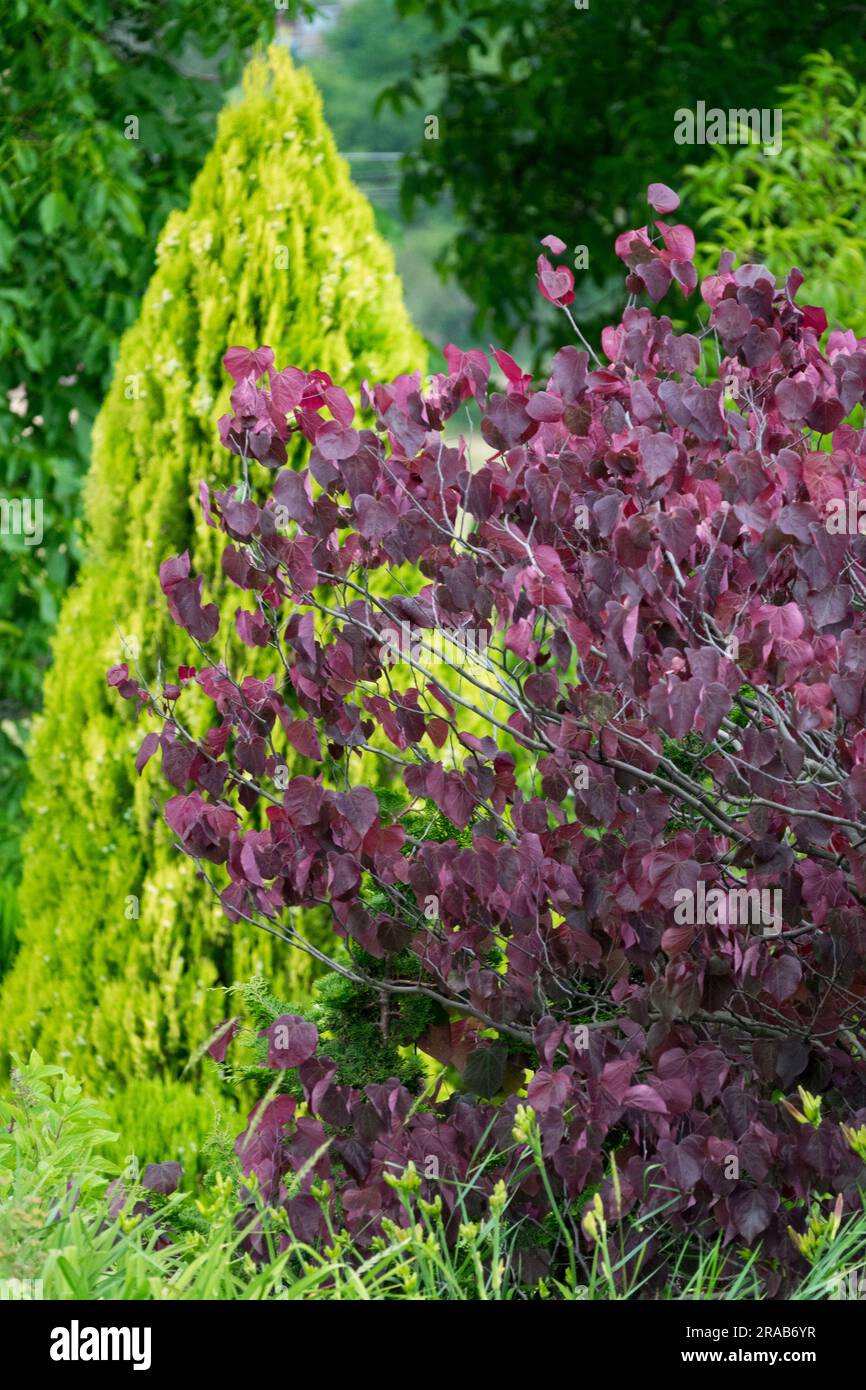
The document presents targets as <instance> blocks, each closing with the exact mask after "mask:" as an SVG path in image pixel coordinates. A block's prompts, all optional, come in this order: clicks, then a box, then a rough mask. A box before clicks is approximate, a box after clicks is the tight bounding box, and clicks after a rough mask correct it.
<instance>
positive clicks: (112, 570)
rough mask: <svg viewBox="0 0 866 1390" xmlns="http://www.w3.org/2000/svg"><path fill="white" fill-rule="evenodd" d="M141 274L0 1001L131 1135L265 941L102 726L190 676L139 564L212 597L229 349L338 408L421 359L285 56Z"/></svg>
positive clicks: (26, 1040) (36, 791)
mask: <svg viewBox="0 0 866 1390" xmlns="http://www.w3.org/2000/svg"><path fill="white" fill-rule="evenodd" d="M157 260H158V268H157V270H156V273H155V274H154V276H153V279H152V280H151V283H150V285H149V286H148V289H147V292H146V294H145V296H144V300H143V302H142V305H141V308H140V315H139V319H138V321H137V323H136V324H135V325H134V326H133V327H132V328H131V329H130V330H129V331H128V332H127V334H126V335H125V337H124V339H123V343H122V345H121V349H120V353H119V357H118V361H117V364H116V368H115V371H114V376H113V380H112V385H111V389H110V391H109V393H108V397H107V399H106V402H105V404H104V406H103V409H102V411H101V412H100V415H99V418H98V421H97V423H96V426H95V429H94V435H93V463H92V467H91V471H90V473H89V475H88V480H87V497H86V527H85V541H86V559H85V561H84V564H83V566H82V569H81V573H80V575H79V578H78V581H77V582H76V583H75V584H74V585H73V587H72V589H71V590H70V592H69V594H68V596H67V598H66V600H65V602H64V604H63V607H62V610H61V616H60V620H59V624H58V631H57V635H56V638H55V643H54V647H53V656H54V661H53V665H52V668H51V670H50V672H49V675H48V677H47V680H46V688H45V708H44V711H43V713H42V715H41V716H40V719H39V721H38V724H37V726H36V728H35V730H34V737H33V740H32V746H31V753H30V772H31V787H30V789H29V793H28V799H27V806H26V809H27V812H28V817H29V822H30V829H29V832H28V836H27V839H26V842H25V873H24V878H23V882H22V886H21V893H20V899H21V905H22V914H23V919H24V925H23V928H22V936H21V948H20V951H19V954H18V956H17V957H16V959H15V961H14V964H13V966H12V969H11V972H10V973H9V974H8V975H7V977H6V979H5V981H4V983H3V989H2V994H0V1034H2V1039H0V1047H2V1051H3V1053H4V1055H5V1054H6V1053H8V1051H9V1050H10V1049H12V1048H14V1049H15V1050H19V1049H20V1050H23V1051H24V1052H27V1051H28V1050H29V1048H30V1047H31V1045H35V1044H36V1043H37V1042H38V1043H39V1045H40V1046H42V1047H44V1049H45V1051H46V1053H48V1054H50V1055H52V1056H59V1057H61V1058H63V1060H64V1061H66V1062H68V1064H69V1067H70V1069H71V1070H72V1071H73V1072H75V1073H76V1074H78V1075H81V1076H88V1075H95V1074H97V1073H98V1074H99V1075H100V1076H101V1077H102V1078H103V1080H104V1081H106V1080H107V1081H108V1083H109V1086H110V1089H111V1092H112V1095H114V1092H115V1091H120V1090H122V1089H123V1088H124V1087H125V1086H126V1085H127V1084H128V1083H129V1082H130V1080H132V1079H133V1078H138V1079H139V1081H140V1087H139V1090H138V1091H137V1092H136V1094H137V1095H138V1099H139V1102H141V1103H140V1106H139V1113H141V1114H143V1113H144V1110H145V1109H146V1107H145V1106H144V1104H143V1102H142V1088H144V1089H146V1088H147V1087H148V1086H152V1088H153V1093H154V1097H155V1098H156V1099H155V1101H154V1107H155V1108H157V1109H158V1108H159V1106H160V1105H162V1104H163V1090H164V1087H163V1084H162V1083H163V1081H164V1080H169V1081H173V1080H174V1078H175V1077H176V1075H177V1073H178V1071H179V1070H180V1068H181V1067H182V1066H183V1064H184V1063H185V1062H186V1060H187V1059H188V1057H189V1054H190V1052H191V1051H192V1050H194V1048H195V1046H196V1044H197V1042H198V1040H199V1039H200V1037H201V1035H202V1027H203V1026H204V1023H205V1020H206V1019H207V1018H210V1017H212V1016H213V1013H214V1009H215V1007H216V1008H218V1004H217V1002H216V1000H215V998H214V996H213V995H212V994H209V993H208V990H209V988H210V987H211V986H214V985H218V984H220V983H222V984H230V983H231V982H232V981H233V980H235V979H244V978H247V977H248V976H249V975H250V974H254V973H256V971H257V970H259V969H262V968H264V967H266V966H267V965H268V961H269V953H268V951H267V949H265V950H264V952H263V951H262V943H257V944H256V945H255V947H254V949H253V951H252V952H250V951H248V950H247V948H246V946H244V945H242V944H241V943H237V944H238V945H240V950H239V951H238V949H236V944H235V943H234V942H233V941H232V939H231V938H230V936H229V935H228V934H227V933H226V930H225V926H224V924H223V923H222V922H221V920H220V915H219V914H218V913H215V912H214V910H213V907H212V905H210V904H209V902H208V900H207V898H206V896H205V895H204V892H203V889H202V885H201V884H200V883H197V882H196V879H195V875H194V873H192V872H190V871H189V866H187V865H185V864H184V865H182V864H180V863H179V862H178V856H177V854H176V852H175V851H174V850H173V849H172V842H171V836H170V835H167V834H166V833H165V831H164V828H163V827H162V826H161V825H160V822H159V820H158V818H157V817H156V816H155V813H154V807H153V787H152V783H150V782H149V781H147V780H146V781H144V782H142V783H139V780H138V778H137V776H136V775H135V771H134V769H133V768H131V767H130V764H129V757H128V752H129V748H130V742H133V743H134V742H135V741H136V737H137V733H136V730H135V729H134V728H133V727H132V726H126V727H124V726H123V725H120V724H118V721H117V719H116V714H115V711H114V710H112V709H111V707H110V703H109V700H108V698H107V696H106V692H105V689H104V669H105V665H106V662H107V661H108V662H110V661H111V660H112V659H115V660H120V659H122V658H123V657H124V655H125V656H127V657H128V659H135V654H136V653H138V655H139V657H140V659H141V660H143V661H147V662H149V663H151V662H158V663H161V665H162V668H163V669H164V670H166V671H168V670H171V669H175V668H176V667H177V665H178V662H179V661H182V660H185V655H186V653H185V649H184V647H183V644H182V643H179V642H178V634H177V632H176V630H175V629H174V628H173V625H172V624H171V623H170V622H168V621H167V620H166V617H165V615H164V613H163V610H162V605H161V601H160V600H159V590H158V586H157V584H156V582H155V577H154V572H153V557H154V556H160V555H162V554H163V553H164V552H165V551H166V549H167V548H172V547H174V548H177V547H180V548H181V549H183V548H184V547H185V546H187V545H188V546H190V548H191V550H192V551H193V552H194V553H195V555H196V562H197V564H198V565H200V566H201V567H202V568H203V569H204V570H205V571H206V572H207V573H208V575H209V576H210V579H211V582H212V583H217V584H218V582H219V576H220V558H221V557H220V551H219V550H218V549H217V548H216V547H215V546H214V543H213V538H214V535H215V533H214V532H213V531H212V530H210V529H209V528H207V527H205V528H204V529H203V530H202V529H201V528H199V526H198V520H199V518H200V515H201V513H200V507H199V500H198V487H199V482H200V481H202V480H204V481H205V482H209V483H210V484H211V485H215V486H217V487H219V486H220V485H222V484H224V483H225V481H226V479H227V478H228V477H229V476H230V466H229V460H228V459H227V457H226V455H225V453H224V451H223V450H222V448H221V447H220V444H219V440H218V438H216V437H215V434H214V420H215V419H216V417H217V415H218V414H219V405H220V401H221V399H222V398H223V396H224V386H223V381H222V377H223V371H222V366H221V357H222V353H223V351H224V346H225V343H226V342H231V341H240V342H244V341H247V342H250V341H255V342H258V341H260V340H264V341H266V342H271V343H273V344H274V345H275V347H278V348H279V350H280V351H282V352H286V353H289V354H290V355H291V356H292V358H293V360H300V361H306V362H308V363H309V364H310V366H311V367H312V366H314V365H316V366H320V367H322V368H323V369H324V370H326V371H330V372H333V373H334V374H335V375H338V376H339V377H340V379H342V380H346V381H348V382H350V383H351V384H352V386H353V387H357V386H358V384H359V383H360V381H361V379H362V378H363V377H364V376H367V375H370V376H373V377H378V376H380V375H381V374H382V373H383V372H385V371H388V372H396V371H401V370H408V369H409V368H414V367H416V366H417V365H418V364H419V363H420V364H421V365H422V366H423V365H424V364H425V360H426V357H425V349H424V344H423V340H422V339H421V338H420V336H419V335H418V334H417V333H416V332H415V330H414V329H413V327H412V324H411V322H410V320H409V317H408V315H407V313H406V310H405V308H404V305H403V301H402V294H401V288H400V284H399V280H398V278H397V276H396V273H395V270H394V262H393V257H392V254H391V252H390V250H389V249H388V247H387V246H386V245H385V244H384V242H383V241H382V239H381V238H380V237H379V235H378V233H377V232H376V229H375V226H374V220H373V214H372V210H371V208H370V206H369V204H368V203H367V202H366V200H365V199H364V197H363V196H362V195H361V194H360V193H359V192H358V191H357V189H355V188H354V187H353V185H352V184H351V181H350V179H349V174H348V170H347V168H346V165H345V163H344V162H343V161H342V160H341V159H340V157H339V156H338V154H337V152H336V150H335V148H334V143H333V140H332V138H331V136H330V134H329V132H328V129H327V127H326V125H325V124H324V121H323V119H322V111H321V103H320V100H319V97H318V95H317V93H316V90H315V87H314V85H313V82H312V79H311V77H310V76H309V74H308V73H306V72H304V71H298V70H296V69H295V68H294V66H293V64H292V61H291V58H290V57H289V54H288V51H287V50H286V49H285V48H282V47H274V48H273V49H272V50H271V53H270V56H269V60H268V61H267V62H265V61H264V60H260V61H256V62H254V63H252V64H251V65H250V67H249V69H248V70H247V74H246V76H245V80H244V93H243V99H242V100H241V101H240V102H238V103H234V104H231V105H229V106H228V107H227V109H226V110H225V112H224V113H223V115H222V117H221V118H220V123H219V128H218V134H217V140H216V144H215V146H214V148H213V149H212V150H211V152H210V153H209V155H208V156H207V159H206V160H205V163H204V167H203V169H202V171H201V173H200V175H199V176H198V178H197V179H196V181H195V184H194V186H193V189H192V193H191V197H190V203H189V207H188V208H187V209H186V210H185V211H183V212H182V213H181V212H175V213H174V214H172V216H171V217H170V218H169V220H168V222H167V224H166V226H165V228H164V229H163V233H162V235H161V237H160V240H159V244H158V247H157ZM301 979H302V976H298V975H296V977H295V979H294V982H292V981H290V980H286V981H284V984H285V987H289V988H291V987H300V982H301ZM179 1104H180V1102H179ZM163 1120H164V1123H165V1124H168V1123H169V1122H170V1117H169V1116H168V1115H164V1117H163ZM138 1152H139V1153H141V1150H140V1149H139V1150H138Z"/></svg>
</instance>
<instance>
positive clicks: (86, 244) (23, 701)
mask: <svg viewBox="0 0 866 1390" xmlns="http://www.w3.org/2000/svg"><path fill="white" fill-rule="evenodd" d="M311 8H312V0H290V3H289V7H288V11H287V13H288V14H299V13H306V12H308V11H309V10H310V9H311ZM275 15H276V10H275V8H274V6H273V5H269V4H260V3H258V0H216V3H214V4H210V5H207V6H202V5H201V4H198V3H196V2H195V0H173V3H172V4H171V5H166V4H164V3H161V2H160V0H129V3H127V4H124V5H123V6H118V5H116V4H111V3H110V0H92V3H89V4H88V5H87V6H86V7H83V6H81V5H80V4H77V3H74V0H9V3H8V4H7V5H5V6H4V10H3V19H2V24H0V459H2V462H0V497H2V498H4V499H7V498H14V499H22V498H30V499H40V500H41V502H42V507H43V513H42V516H43V520H42V529H43V537H42V543H41V544H31V543H29V541H28V538H27V537H25V536H23V535H16V534H12V533H9V534H3V535H0V550H2V560H3V563H2V565H0V613H2V620H0V776H2V779H3V783H4V799H3V805H2V807H0V879H2V880H5V881H6V884H5V885H4V888H3V889H2V890H0V970H2V968H3V963H4V960H5V959H7V958H8V951H9V945H10V942H11V937H12V935H13V927H14V919H13V914H12V910H11V901H12V899H11V895H10V893H9V892H8V883H9V881H10V880H14V879H15V877H17V865H18V849H19V845H18V835H17V822H18V819H19V809H18V808H19V805H20V796H21V790H22V786H23V774H22V768H23V745H24V743H25V741H26V736H27V728H28V719H29V717H30V715H31V714H32V713H33V711H34V710H35V709H36V708H37V707H38V703H39V693H40V687H41V681H42V675H43V671H44V668H45V666H46V664H47V661H48V655H49V642H50V635H51V631H52V629H53V626H54V623H55V621H56V618H57V610H58V604H59V602H60V600H61V598H62V596H63V594H64V593H65V592H66V589H67V587H68V585H69V583H70V581H71V580H72V578H73V576H74V574H75V571H76V568H77V565H78V563H79V560H80V545H79V540H78V534H77V520H78V516H79V512H80V491H81V484H82V479H83V476H84V472H85V469H86V464H87V459H88V457H89V449H90V431H91V426H92V423H93V419H94V417H95V415H96V411H97V409H98V407H99V403H100V401H101V400H102V398H103V396H104V395H105V391H106V389H107V387H108V382H109V380H110V372H111V364H112V360H113V356H114V353H115V352H116V349H117V343H118V341H119V338H120V336H121V334H122V333H123V331H124V330H125V329H126V328H127V327H129V325H130V324H131V323H132V322H133V321H134V319H135V316H136V314H137V312H138V306H139V304H140V300H141V295H142V293H143V292H144V289H145V286H146V285H147V282H148V279H149V277H150V275H151V273H152V270H153V249H154V245H155V243H156V238H157V235H158V233H159V230H160V228H161V227H162V225H163V223H164V222H165V219H166V217H167V215H168V213H169V211H170V210H171V209H172V208H174V207H177V206H178V205H179V204H180V203H181V202H183V200H184V199H185V198H186V197H187V196H188V193H189V186H190V183H191V181H192V178H193V176H194V174H195V173H196V172H197V171H198V169H199V168H200V167H201V164H202V160H203V158H204V155H205V153H206V151H207V149H208V148H209V146H210V144H211V143H212V140H213V131H214V127H215V123H216V116H217V112H218V110H219V108H220V106H221V105H222V103H223V101H224V98H225V93H226V91H227V90H228V89H229V88H230V87H231V86H232V85H233V84H234V83H235V82H236V81H237V80H238V78H239V76H240V72H241V69H242V65H243V62H244V54H245V52H246V51H247V49H248V48H249V46H250V45H251V44H253V43H254V42H255V41H256V40H258V39H264V38H267V37H269V36H270V34H271V33H272V32H273V28H274V21H275ZM8 529H9V528H7V531H8ZM33 534H34V535H35V534H36V533H35V532H34V533H33Z"/></svg>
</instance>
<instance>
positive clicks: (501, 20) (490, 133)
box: [390, 0, 866, 346]
mask: <svg viewBox="0 0 866 1390" xmlns="http://www.w3.org/2000/svg"><path fill="white" fill-rule="evenodd" d="M396 3H397V8H398V11H399V13H401V14H414V13H416V12H418V11H421V10H423V11H424V13H425V15H427V16H429V17H430V18H432V19H434V20H435V21H437V22H439V23H441V24H443V25H446V24H447V26H448V28H447V29H446V30H445V31H444V32H443V35H442V37H441V39H440V41H439V44H438V47H437V48H436V49H434V50H433V51H431V50H430V49H429V48H428V49H426V50H425V51H424V52H423V53H419V54H418V55H417V58H416V63H415V69H414V75H413V76H407V77H406V78H404V79H403V80H402V81H400V82H397V83H395V84H392V87H391V91H390V100H392V101H393V102H395V103H397V104H398V105H401V104H403V103H408V104H414V103H415V102H416V101H417V99H418V96H419V83H420V81H421V79H422V78H423V80H424V81H429V79H430V77H431V76H438V77H440V78H441V79H442V80H443V82H444V93H443V96H442V99H441V103H440V104H439V106H438V107H437V109H436V113H435V114H436V115H437V116H438V118H439V129H438V138H437V139H425V138H424V137H423V135H422V134H420V133H419V136H418V139H417V142H416V148H415V150H414V152H413V154H412V157H411V158H410V160H409V161H408V164H407V168H406V172H405V179H404V194H405V198H406V201H407V204H408V205H409V206H412V205H414V204H415V202H416V201H417V200H419V199H428V198H430V199H439V198H441V197H442V196H443V194H447V195H448V196H450V198H451V199H452V200H453V208H454V231H453V235H452V237H451V240H450V243H449V245H448V248H447V251H446V253H445V255H444V256H443V257H442V264H443V267H444V268H445V269H447V270H448V271H450V272H453V273H454V274H455V275H456V277H457V280H458V282H459V284H460V285H461V286H462V288H463V289H464V291H465V292H466V294H467V295H468V296H469V298H470V300H471V301H472V302H473V303H474V304H475V305H476V307H477V309H478V313H479V318H480V321H481V323H482V324H483V325H484V326H485V327H486V329H487V332H488V334H489V335H492V336H493V337H494V338H495V341H497V342H499V343H502V344H503V345H507V344H508V342H509V341H511V340H512V339H513V337H514V336H515V335H516V334H517V333H519V332H520V331H521V330H523V329H524V328H525V327H526V326H527V325H528V326H530V327H531V329H532V332H533V335H534V337H535V338H536V339H537V340H539V341H541V342H543V343H545V344H547V345H548V346H552V345H555V344H556V343H558V342H563V341H565V336H564V335H565V333H566V326H565V322H564V320H562V321H561V322H560V323H557V324H556V325H554V326H551V325H550V324H549V323H548V322H547V320H545V319H544V318H542V317H540V316H539V314H538V312H537V305H536V304H535V303H534V301H533V286H532V280H531V277H530V276H529V275H527V273H526V267H527V265H529V264H530V263H531V259H532V256H533V254H534V249H535V243H536V240H537V238H538V236H539V234H540V232H539V229H542V232H541V234H543V230H546V229H553V228H556V229H557V230H558V232H559V233H560V234H561V235H562V236H564V237H565V238H566V239H567V240H568V243H569V246H570V247H574V246H575V245H577V244H581V245H586V247H587V248H588V251H589V267H588V271H587V272H584V273H583V274H581V275H579V276H578V283H577V286H576V293H577V300H576V312H577V314H578V317H579V320H580V322H581V323H582V325H583V326H584V327H586V328H588V329H590V330H591V331H596V330H598V329H599V328H600V327H601V326H603V325H604V323H606V322H608V321H609V320H610V317H611V316H612V312H613V311H614V309H615V306H616V304H617V302H618V300H617V294H616V285H617V282H616V266H615V262H614V260H613V256H612V251H611V247H612V244H613V234H614V233H615V232H616V231H618V230H621V229H622V228H623V227H625V226H628V225H633V223H634V222H635V221H636V220H637V218H638V217H640V216H642V215H643V213H642V209H641V208H640V205H639V202H638V201H637V200H636V198H635V192H634V190H635V189H636V188H640V187H641V186H642V185H643V184H644V183H645V181H646V177H647V172H648V171H650V173H651V176H652V177H653V178H657V179H664V180H666V181H667V182H669V183H671V182H673V183H674V184H677V181H678V179H680V171H681V170H682V168H683V166H684V165H685V164H687V163H693V162H694V161H695V160H696V159H700V158H702V157H705V156H707V155H709V154H710V153H711V150H712V147H711V146H704V147H699V146H693V147H689V146H686V145H676V144H675V143H674V140H673V131H674V120H673V117H674V112H675V111H676V110H677V109H678V108H680V107H692V108H694V106H695V103H696V102H697V101H699V100H701V101H705V102H706V104H707V106H708V107H711V106H720V107H723V108H724V109H725V110H727V109H729V108H732V107H733V108H739V107H746V108H750V107H758V108H762V107H773V106H776V105H777V104H778V103H779V100H780V96H779V93H780V90H781V88H782V87H784V86H785V85H786V84H788V83H789V82H790V80H791V77H792V74H794V73H795V72H796V70H797V66H798V63H799V60H800V59H801V57H802V56H803V55H804V54H806V53H808V52H810V51H812V50H815V49H818V48H820V47H825V48H828V49H830V51H831V52H833V53H834V54H836V56H837V58H839V59H840V60H841V59H843V58H845V57H846V55H847V58H846V62H847V64H848V66H849V70H850V72H851V74H852V76H853V77H854V78H855V79H857V80H860V79H862V77H863V76H864V59H863V53H864V46H863V39H864V37H866V32H864V30H866V14H864V12H863V11H862V10H859V9H853V10H852V9H845V10H840V9H839V7H838V6H836V5H834V4H832V3H829V0H818V3H814V4H813V3H811V0H808V3H807V0H793V3H792V4H791V5H790V6H788V7H786V8H785V9H784V10H780V9H774V8H772V7H767V6H756V5H754V4H752V3H751V0H708V2H707V3H703V4H699V5H682V4H677V3H674V4H666V5H658V6H656V5H653V6H648V5H646V4H643V3H641V0H623V3H622V4H590V5H589V6H588V7H587V8H586V9H579V8H577V7H575V6H574V5H572V4H569V3H564V0H396ZM774 163H775V161H773V160H768V169H767V178H768V179H770V178H771V177H772V174H773V164H774ZM680 182H681V180H680ZM557 335H558V336H557Z"/></svg>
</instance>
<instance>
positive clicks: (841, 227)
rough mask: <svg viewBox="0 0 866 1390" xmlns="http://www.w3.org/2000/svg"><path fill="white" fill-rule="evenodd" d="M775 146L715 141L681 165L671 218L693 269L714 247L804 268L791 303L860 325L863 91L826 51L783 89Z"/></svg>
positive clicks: (865, 171) (703, 267) (776, 266)
mask: <svg viewBox="0 0 866 1390" xmlns="http://www.w3.org/2000/svg"><path fill="white" fill-rule="evenodd" d="M782 93H783V101H782V106H781V110H782V127H781V134H782V149H781V152H780V153H779V154H777V155H769V154H766V153H765V151H764V149H763V146H762V145H760V144H746V145H716V146H714V148H713V149H712V151H711V152H710V154H709V155H708V157H707V158H706V159H705V160H704V161H703V162H702V163H701V164H699V165H696V166H693V167H691V168H689V169H687V171H686V173H687V175H688V178H687V179H686V180H685V181H684V184H683V185H682V186H679V187H678V190H677V191H678V192H679V193H680V194H681V195H682V201H683V206H682V210H681V212H680V214H678V215H679V216H681V217H682V218H683V220H684V221H685V222H687V223H689V224H690V225H691V226H692V227H694V228H695V231H696V232H697V233H698V236H699V244H698V267H699V270H700V273H701V275H708V274H710V273H712V272H713V271H715V269H716V266H717V265H718V260H719V252H720V251H721V250H723V249H725V248H727V249H728V250H736V254H737V260H738V262H739V263H745V262H747V261H759V262H762V263H763V264H764V265H766V266H768V267H769V268H770V270H772V271H773V273H774V274H775V275H776V276H777V277H778V278H779V280H780V281H781V280H783V279H784V277H785V276H786V275H787V273H788V271H789V270H790V269H791V267H792V266H797V267H798V268H799V269H800V270H802V272H803V274H804V275H805V276H806V283H805V284H804V286H803V288H802V290H801V291H800V293H799V295H798V303H801V304H820V305H821V306H822V307H823V308H824V309H825V310H826V312H827V319H828V323H829V327H830V328H831V329H832V328H851V329H853V330H854V332H855V333H858V334H862V333H864V332H866V310H864V300H863V292H862V285H863V278H864V275H866V234H864V223H863V184H864V178H866V89H864V88H863V87H862V86H860V85H858V83H857V82H856V81H855V79H854V78H853V77H852V76H851V74H850V73H849V72H848V71H847V70H846V69H845V68H844V67H842V66H841V65H840V64H839V63H837V62H836V61H835V60H834V59H833V57H832V56H831V55H830V54H829V53H827V52H821V53H813V54H810V55H809V57H807V58H805V59H804V60H803V65H802V71H801V72H800V74H799V76H798V78H797V81H796V82H795V83H794V84H792V85H791V86H789V87H784V88H783V89H782Z"/></svg>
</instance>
